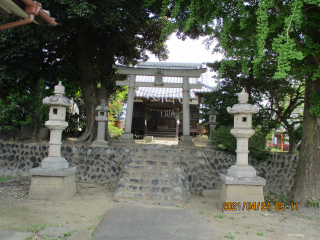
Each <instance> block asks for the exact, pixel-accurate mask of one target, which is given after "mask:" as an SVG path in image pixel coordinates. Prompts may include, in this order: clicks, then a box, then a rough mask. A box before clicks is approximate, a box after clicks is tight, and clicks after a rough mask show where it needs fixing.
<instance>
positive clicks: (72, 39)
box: [0, 0, 167, 141]
mask: <svg viewBox="0 0 320 240" xmlns="http://www.w3.org/2000/svg"><path fill="white" fill-rule="evenodd" d="M41 3H42V5H43V7H44V8H46V9H50V13H51V15H52V16H54V17H55V20H56V21H57V22H58V23H59V24H58V25H57V26H55V27H43V26H37V25H35V24H32V25H27V26H22V27H19V28H14V29H10V30H4V31H1V32H0V39H1V40H0V41H1V42H0V52H2V50H3V49H8V51H7V55H1V58H0V65H1V66H2V67H3V68H8V69H10V68H12V66H13V65H12V64H13V61H8V60H9V59H15V56H14V55H12V53H15V54H20V53H19V52H17V51H16V50H15V47H16V46H17V45H23V52H24V53H27V54H26V55H27V56H31V57H30V59H29V62H28V63H27V62H26V63H25V65H26V66H24V65H23V66H21V67H23V70H24V72H27V73H30V72H31V71H30V69H28V64H30V65H31V66H37V65H38V66H42V67H41V68H40V67H38V71H39V72H40V73H41V75H49V76H50V77H44V76H43V77H44V78H46V79H50V80H52V81H53V82H55V83H56V77H57V76H58V77H60V78H64V79H67V81H70V82H73V83H76V84H77V85H78V86H79V87H80V89H81V92H82V94H83V98H84V102H85V114H86V131H85V133H84V134H83V135H82V136H81V137H80V138H79V139H78V140H79V141H82V140H88V141H93V140H94V138H95V137H96V135H97V124H96V122H95V120H94V117H95V113H96V111H95V108H96V106H97V105H99V104H100V103H101V100H102V99H108V98H109V96H110V94H111V93H112V92H114V91H115V80H120V79H123V78H124V77H120V76H118V75H116V73H115V70H114V69H112V64H115V63H117V64H136V63H137V61H138V60H140V61H141V60H142V61H144V60H147V58H148V56H147V51H150V52H152V53H154V54H156V56H158V57H159V58H160V59H166V58H167V55H166V54H167V49H166V46H165V44H164V42H165V40H166V37H164V38H163V39H160V34H161V31H162V30H163V28H164V27H165V23H166V20H165V19H164V20H162V19H159V13H160V10H161V2H160V1H155V2H154V3H153V4H151V5H150V6H148V7H146V6H145V4H144V1H138V0H130V1H128V0H124V1H118V0H108V1H98V0H84V1H80V0H61V1H51V0H43V1H41ZM159 4H160V5H159ZM1 21H2V22H5V17H2V20H1ZM8 22H9V21H8ZM21 31H24V32H25V33H26V35H29V36H30V37H31V39H33V40H34V44H35V45H36V46H37V47H36V48H35V47H34V46H32V44H33V42H31V41H29V40H28V39H26V38H25V37H19V36H18V35H19V32H21ZM13 35H15V36H16V37H13ZM8 46H10V48H8ZM31 50H34V51H36V50H38V53H39V56H38V57H36V56H34V55H33V54H32V51H31ZM15 61H16V62H17V63H18V65H19V64H20V63H21V62H20V61H18V60H15ZM44 63H45V66H43V65H44ZM6 73H8V71H6V72H3V74H4V75H3V78H1V81H3V82H6V81H8V80H7V76H8V75H7V74H6ZM17 77H19V78H22V79H23V74H21V76H14V77H13V79H16V78H17Z"/></svg>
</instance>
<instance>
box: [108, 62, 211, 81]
mask: <svg viewBox="0 0 320 240" xmlns="http://www.w3.org/2000/svg"><path fill="white" fill-rule="evenodd" d="M112 67H113V68H115V69H117V70H118V73H119V74H124V75H130V74H135V75H145V76H155V75H156V74H159V73H161V74H162V75H163V76H167V77H194V78H199V77H200V76H201V73H205V72H206V71H207V69H206V68H199V69H162V68H134V67H122V66H117V65H114V64H113V65H112Z"/></svg>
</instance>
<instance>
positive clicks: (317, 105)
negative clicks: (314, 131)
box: [310, 92, 320, 117]
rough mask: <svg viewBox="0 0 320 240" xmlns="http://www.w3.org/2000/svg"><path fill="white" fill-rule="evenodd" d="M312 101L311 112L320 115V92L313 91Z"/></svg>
mask: <svg viewBox="0 0 320 240" xmlns="http://www.w3.org/2000/svg"><path fill="white" fill-rule="evenodd" d="M310 101H311V104H312V106H311V108H310V112H311V114H316V115H318V116H319V117H320V92H312V93H311V94H310Z"/></svg>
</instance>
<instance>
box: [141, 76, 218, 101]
mask: <svg viewBox="0 0 320 240" xmlns="http://www.w3.org/2000/svg"><path fill="white" fill-rule="evenodd" d="M162 79H163V82H164V83H182V77H163V78H162ZM154 81H155V77H154V76H140V75H138V76H136V82H154ZM196 83H198V84H202V88H200V89H190V92H189V98H190V99H193V98H195V94H196V93H205V92H212V91H213V90H214V89H215V87H213V86H210V85H207V84H205V83H203V82H202V81H201V78H189V84H196ZM135 98H147V99H159V100H161V101H163V100H165V99H179V101H180V100H181V99H182V98H183V96H182V88H160V87H136V90H135Z"/></svg>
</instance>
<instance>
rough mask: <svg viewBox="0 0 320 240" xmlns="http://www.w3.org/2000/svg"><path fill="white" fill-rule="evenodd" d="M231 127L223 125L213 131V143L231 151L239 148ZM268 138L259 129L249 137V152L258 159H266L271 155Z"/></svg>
mask: <svg viewBox="0 0 320 240" xmlns="http://www.w3.org/2000/svg"><path fill="white" fill-rule="evenodd" d="M231 129H232V128H231V127H225V126H221V127H220V128H218V129H216V130H213V131H212V139H211V140H212V143H213V144H218V146H219V148H221V149H223V150H227V151H231V152H235V151H236V149H237V139H236V138H235V137H234V136H233V135H232V134H231V133H230V130H231ZM266 147H267V144H266V138H265V137H264V136H263V134H262V133H261V132H259V131H256V133H255V134H254V135H253V136H252V137H251V138H249V154H250V155H252V156H253V157H254V158H255V159H257V160H258V161H266V160H267V159H268V158H269V156H270V155H271V151H270V148H268V149H267V148H266Z"/></svg>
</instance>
